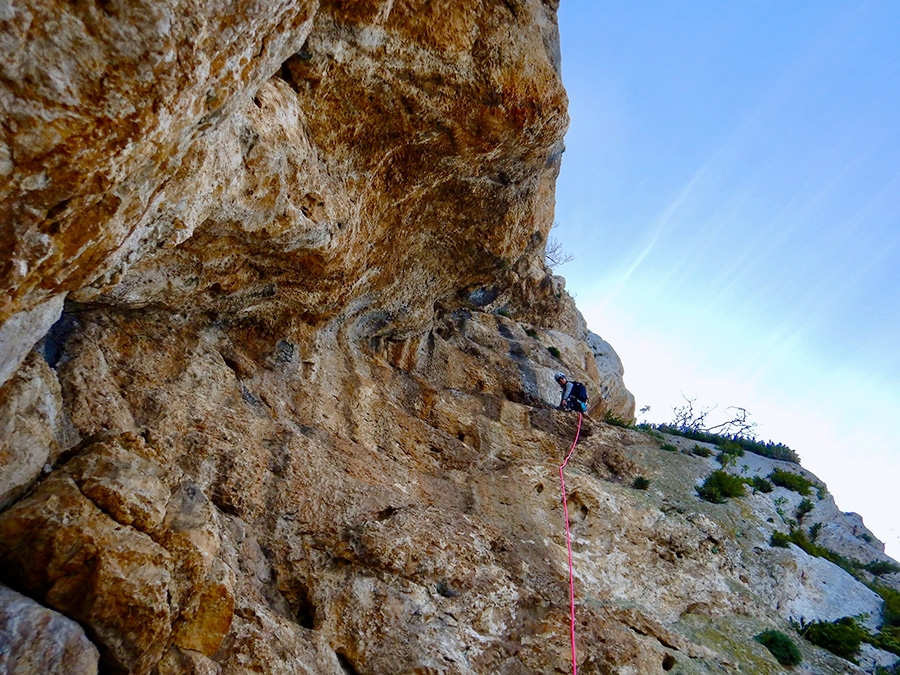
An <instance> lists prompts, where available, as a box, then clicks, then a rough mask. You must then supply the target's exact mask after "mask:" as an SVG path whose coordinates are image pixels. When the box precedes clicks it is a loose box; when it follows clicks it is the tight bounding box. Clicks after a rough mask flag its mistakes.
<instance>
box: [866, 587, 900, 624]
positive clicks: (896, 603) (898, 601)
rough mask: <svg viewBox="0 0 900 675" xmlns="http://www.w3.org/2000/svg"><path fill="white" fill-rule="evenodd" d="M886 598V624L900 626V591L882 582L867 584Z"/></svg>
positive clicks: (883, 598) (882, 597) (884, 609)
mask: <svg viewBox="0 0 900 675" xmlns="http://www.w3.org/2000/svg"><path fill="white" fill-rule="evenodd" d="M867 586H868V587H869V588H871V589H872V590H873V591H875V592H876V593H878V595H880V596H881V599H882V600H884V608H883V610H882V612H883V614H884V625H885V626H894V627H897V628H900V591H898V590H896V589H894V588H891V587H890V586H883V585H882V584H877V583H876V584H867Z"/></svg>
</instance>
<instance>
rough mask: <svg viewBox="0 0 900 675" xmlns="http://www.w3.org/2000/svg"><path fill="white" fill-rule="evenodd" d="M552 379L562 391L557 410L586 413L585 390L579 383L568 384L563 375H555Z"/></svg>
mask: <svg viewBox="0 0 900 675" xmlns="http://www.w3.org/2000/svg"><path fill="white" fill-rule="evenodd" d="M553 379H555V380H556V383H557V384H558V385H559V386H560V389H562V396H561V397H560V401H559V406H558V408H557V409H558V410H574V411H575V412H582V413H583V412H587V389H586V388H585V386H584V385H583V384H581V382H575V381H574V380H573V381H572V382H569V379H568V378H567V377H566V374H565V373H556V375H554V376H553Z"/></svg>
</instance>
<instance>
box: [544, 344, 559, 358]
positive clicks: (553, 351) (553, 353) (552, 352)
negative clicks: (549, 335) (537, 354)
mask: <svg viewBox="0 0 900 675" xmlns="http://www.w3.org/2000/svg"><path fill="white" fill-rule="evenodd" d="M547 351H548V352H550V355H551V356H553V357H554V358H557V359H558V358H559V357H560V356H562V355H561V354H560V353H559V350H558V349H557V348H556V347H552V346H551V347H547Z"/></svg>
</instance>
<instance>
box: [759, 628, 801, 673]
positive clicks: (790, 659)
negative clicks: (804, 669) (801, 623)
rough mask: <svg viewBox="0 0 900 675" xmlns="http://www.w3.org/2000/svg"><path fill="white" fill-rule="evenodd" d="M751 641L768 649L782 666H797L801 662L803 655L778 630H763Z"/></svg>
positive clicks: (792, 642)
mask: <svg viewBox="0 0 900 675" xmlns="http://www.w3.org/2000/svg"><path fill="white" fill-rule="evenodd" d="M753 639H754V640H756V641H757V642H759V643H760V644H761V645H762V646H763V647H765V648H766V649H768V650H769V651H770V652H771V653H772V656H774V657H775V660H776V661H778V663H780V664H781V665H783V666H788V667H791V666H798V665H800V662H801V661H803V655H802V654H800V650H799V649H797V645H795V644H794V641H793V640H791V638H789V637H788V636H787V635H785V634H784V633H782V632H781V631H779V630H765V631H763V632H762V633H760V634H759V635H757V636H756V637H755V638H753Z"/></svg>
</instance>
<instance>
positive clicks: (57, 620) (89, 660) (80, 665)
mask: <svg viewBox="0 0 900 675" xmlns="http://www.w3.org/2000/svg"><path fill="white" fill-rule="evenodd" d="M98 656H99V655H98V654H97V648H96V647H94V645H93V644H91V642H90V640H88V639H87V637H86V636H85V634H84V631H83V630H82V629H81V627H80V626H79V625H78V624H77V623H75V622H74V621H72V620H71V619H67V618H66V617H64V616H62V615H61V614H57V613H56V612H53V611H50V610H49V609H47V608H46V607H42V606H41V605H39V604H38V603H36V602H35V601H34V600H31V599H30V598H27V597H25V596H24V595H21V594H19V593H16V592H15V591H13V590H10V589H9V588H6V587H5V586H2V585H0V672H3V673H8V674H9V675H31V674H32V673H48V674H51V675H63V674H66V675H96V673H97V660H98Z"/></svg>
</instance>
